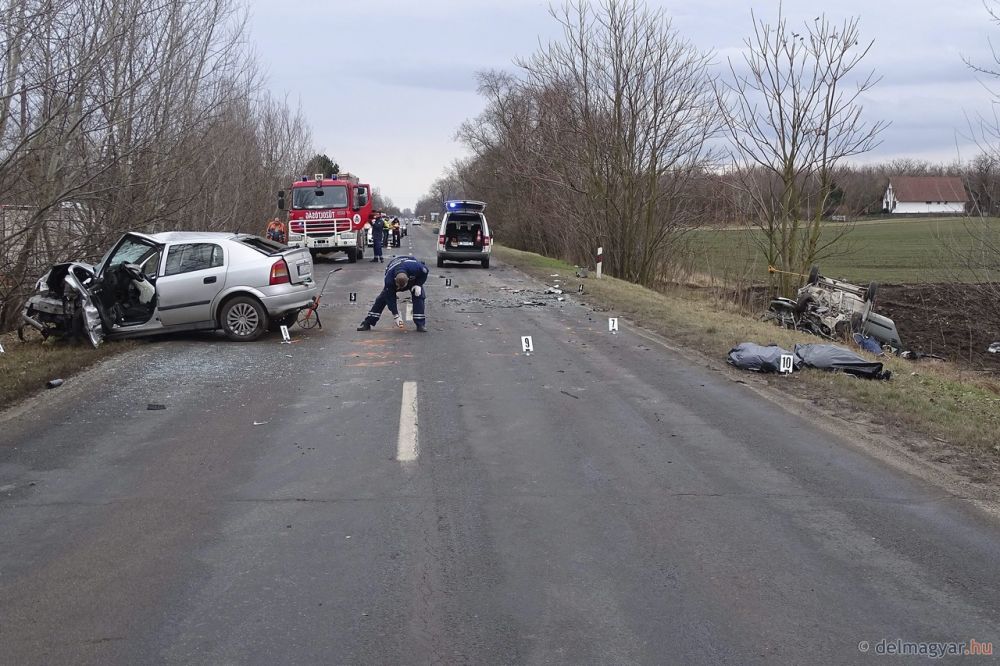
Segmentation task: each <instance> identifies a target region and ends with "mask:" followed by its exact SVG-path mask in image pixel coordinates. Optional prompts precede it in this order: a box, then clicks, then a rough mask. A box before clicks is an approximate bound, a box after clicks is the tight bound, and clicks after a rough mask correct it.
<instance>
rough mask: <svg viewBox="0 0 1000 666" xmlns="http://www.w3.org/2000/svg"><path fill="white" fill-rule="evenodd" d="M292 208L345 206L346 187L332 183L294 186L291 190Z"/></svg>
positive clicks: (311, 208) (309, 208)
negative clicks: (315, 185)
mask: <svg viewBox="0 0 1000 666" xmlns="http://www.w3.org/2000/svg"><path fill="white" fill-rule="evenodd" d="M292 208H304V209H306V210H315V209H318V208H347V187H345V186H344V185H333V186H327V187H323V188H318V189H317V188H315V187H296V188H294V189H293V190H292Z"/></svg>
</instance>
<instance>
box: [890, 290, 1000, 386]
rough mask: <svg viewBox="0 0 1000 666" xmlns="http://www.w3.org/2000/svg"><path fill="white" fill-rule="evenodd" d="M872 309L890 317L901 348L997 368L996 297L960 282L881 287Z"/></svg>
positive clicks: (999, 317)
mask: <svg viewBox="0 0 1000 666" xmlns="http://www.w3.org/2000/svg"><path fill="white" fill-rule="evenodd" d="M875 309H876V311H877V312H879V313H881V314H884V315H886V316H888V317H891V318H892V319H893V321H895V322H896V330H898V331H899V336H900V339H902V341H903V346H904V348H906V349H912V350H914V351H920V352H924V353H928V354H938V355H940V356H944V357H945V358H947V359H949V360H952V361H956V362H959V363H961V364H962V365H964V366H966V367H970V368H973V369H976V370H991V371H993V372H1000V354H991V353H989V352H988V351H986V349H987V347H989V346H990V343H992V342H997V341H1000V299H997V297H995V296H994V297H990V296H987V295H984V294H983V293H982V292H980V291H979V290H978V289H977V288H976V287H974V286H971V285H960V284H919V285H906V284H904V285H882V286H881V287H879V293H878V298H877V301H876V308H875Z"/></svg>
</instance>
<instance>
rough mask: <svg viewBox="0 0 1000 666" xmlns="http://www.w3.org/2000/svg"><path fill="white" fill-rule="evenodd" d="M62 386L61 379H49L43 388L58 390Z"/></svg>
mask: <svg viewBox="0 0 1000 666" xmlns="http://www.w3.org/2000/svg"><path fill="white" fill-rule="evenodd" d="M62 385H63V380H61V379H50V380H49V381H47V382H45V388H50V389H51V388H58V387H60V386H62Z"/></svg>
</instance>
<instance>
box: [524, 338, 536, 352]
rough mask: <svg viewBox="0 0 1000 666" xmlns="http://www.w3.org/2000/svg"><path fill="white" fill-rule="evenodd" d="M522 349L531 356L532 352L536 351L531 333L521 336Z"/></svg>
mask: <svg viewBox="0 0 1000 666" xmlns="http://www.w3.org/2000/svg"><path fill="white" fill-rule="evenodd" d="M521 351H523V352H524V353H525V354H528V355H529V356H530V355H531V352H533V351H535V346H534V344H532V342H531V336H530V335H522V336H521Z"/></svg>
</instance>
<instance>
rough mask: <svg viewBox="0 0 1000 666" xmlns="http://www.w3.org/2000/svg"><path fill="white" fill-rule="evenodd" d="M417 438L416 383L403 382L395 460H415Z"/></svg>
mask: <svg viewBox="0 0 1000 666" xmlns="http://www.w3.org/2000/svg"><path fill="white" fill-rule="evenodd" d="M417 443H418V439H417V383H416V382H403V401H402V404H401V405H400V406H399V439H398V440H397V442H396V460H397V461H399V462H415V461H416V460H417V451H418V444H417Z"/></svg>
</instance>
